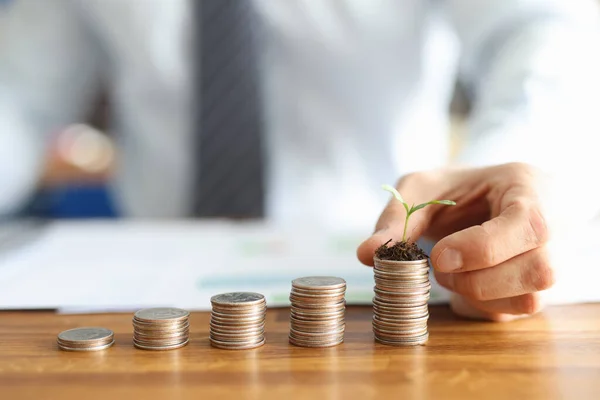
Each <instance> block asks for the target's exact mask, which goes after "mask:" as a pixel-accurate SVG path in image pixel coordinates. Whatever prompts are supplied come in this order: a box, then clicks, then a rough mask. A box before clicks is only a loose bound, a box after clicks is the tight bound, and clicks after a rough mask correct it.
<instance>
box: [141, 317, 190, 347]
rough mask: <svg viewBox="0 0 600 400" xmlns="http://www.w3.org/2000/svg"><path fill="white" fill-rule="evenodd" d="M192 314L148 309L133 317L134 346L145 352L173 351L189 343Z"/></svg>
mask: <svg viewBox="0 0 600 400" xmlns="http://www.w3.org/2000/svg"><path fill="white" fill-rule="evenodd" d="M189 316H190V313H189V312H188V311H186V310H181V309H179V308H147V309H144V310H139V311H138V312H136V313H135V315H134V316H133V344H134V346H135V347H137V348H138V349H143V350H172V349H178V348H180V347H183V346H185V345H186V344H187V343H188V341H189V334H190V322H189Z"/></svg>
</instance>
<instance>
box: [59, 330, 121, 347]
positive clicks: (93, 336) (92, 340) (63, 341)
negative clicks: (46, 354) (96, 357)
mask: <svg viewBox="0 0 600 400" xmlns="http://www.w3.org/2000/svg"><path fill="white" fill-rule="evenodd" d="M57 342H58V347H59V348H60V349H61V350H66V351H97V350H104V349H108V348H109V347H110V346H112V345H113V344H114V343H115V335H114V333H113V331H111V330H110V329H106V328H75V329H69V330H68V331H64V332H61V333H59V334H58V339H57Z"/></svg>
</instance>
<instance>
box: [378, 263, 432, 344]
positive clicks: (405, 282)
mask: <svg viewBox="0 0 600 400" xmlns="http://www.w3.org/2000/svg"><path fill="white" fill-rule="evenodd" d="M374 272H375V298H374V299H373V312H374V316H373V332H374V333H375V340H376V341H378V342H379V343H383V344H387V345H391V346H414V345H421V344H425V343H426V342H427V340H428V339H429V333H428V331H427V320H428V319H429V311H428V308H427V301H428V300H429V291H430V289H431V283H430V282H429V262H428V260H427V259H425V260H418V261H388V260H379V259H377V258H375V268H374Z"/></svg>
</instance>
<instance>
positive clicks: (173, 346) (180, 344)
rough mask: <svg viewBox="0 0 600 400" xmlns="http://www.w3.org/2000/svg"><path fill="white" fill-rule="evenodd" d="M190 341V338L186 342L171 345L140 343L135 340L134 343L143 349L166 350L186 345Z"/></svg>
mask: <svg viewBox="0 0 600 400" xmlns="http://www.w3.org/2000/svg"><path fill="white" fill-rule="evenodd" d="M188 343H189V340H186V341H185V342H182V343H178V344H174V345H169V346H147V345H144V344H140V343H136V341H135V340H134V341H133V345H134V346H135V347H137V348H138V349H141V350H155V351H164V350H175V349H179V348H181V347H183V346H185V345H187V344H188Z"/></svg>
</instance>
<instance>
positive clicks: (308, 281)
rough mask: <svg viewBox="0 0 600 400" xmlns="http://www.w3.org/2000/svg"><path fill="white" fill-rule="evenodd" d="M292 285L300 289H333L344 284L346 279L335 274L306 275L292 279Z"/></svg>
mask: <svg viewBox="0 0 600 400" xmlns="http://www.w3.org/2000/svg"><path fill="white" fill-rule="evenodd" d="M292 286H294V287H297V288H300V289H328V288H331V289H334V288H341V287H345V286H346V281H345V280H343V279H342V278H337V277H335V276H307V277H304V278H297V279H294V280H293V281H292Z"/></svg>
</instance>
